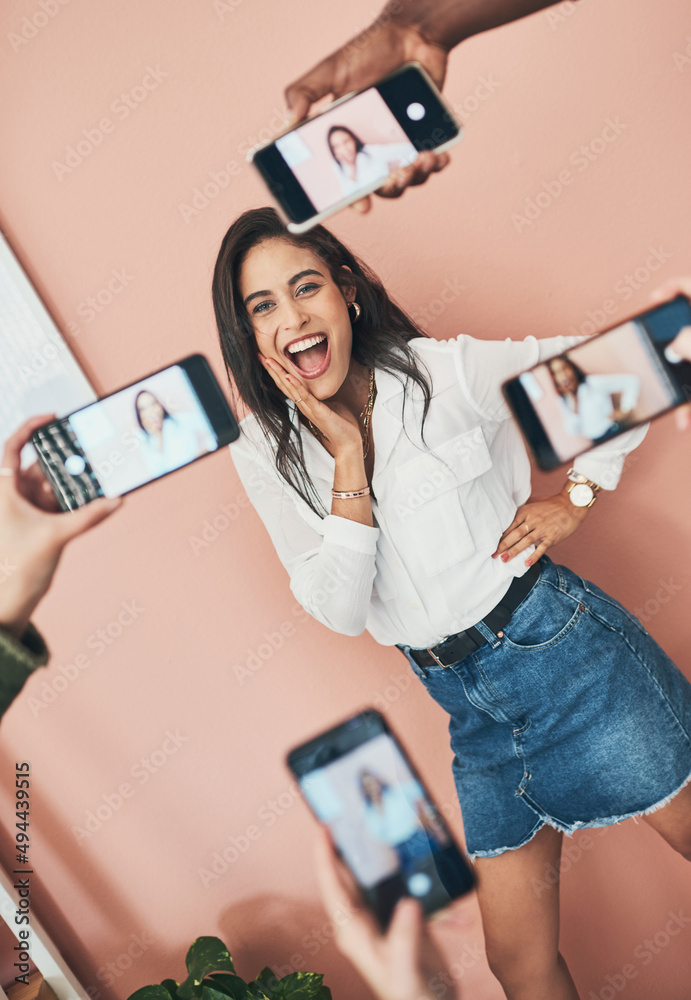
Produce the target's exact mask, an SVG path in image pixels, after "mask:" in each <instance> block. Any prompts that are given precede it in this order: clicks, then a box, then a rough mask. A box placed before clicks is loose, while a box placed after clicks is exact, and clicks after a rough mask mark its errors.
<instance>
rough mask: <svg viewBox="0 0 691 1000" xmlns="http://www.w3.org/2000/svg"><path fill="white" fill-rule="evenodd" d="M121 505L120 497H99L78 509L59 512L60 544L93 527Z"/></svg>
mask: <svg viewBox="0 0 691 1000" xmlns="http://www.w3.org/2000/svg"><path fill="white" fill-rule="evenodd" d="M121 506H122V499H121V498H120V497H112V498H110V499H108V498H106V497H101V498H100V499H99V500H92V502H91V503H87V504H85V505H84V506H83V507H80V508H79V509H78V510H72V511H69V512H68V513H66V514H59V515H58V518H59V525H60V532H59V534H60V538H61V541H62V544H63V545H64V544H65V543H67V542H69V541H70V539H72V538H76V536H77V535H81V534H83V533H84V532H85V531H88V530H89V529H90V528H94V527H95V526H96V525H97V524H100V523H101V521H104V520H105V519H106V518H107V517H109V516H110V515H111V514H112V513H113V511H116V510H117V509H118V507H121Z"/></svg>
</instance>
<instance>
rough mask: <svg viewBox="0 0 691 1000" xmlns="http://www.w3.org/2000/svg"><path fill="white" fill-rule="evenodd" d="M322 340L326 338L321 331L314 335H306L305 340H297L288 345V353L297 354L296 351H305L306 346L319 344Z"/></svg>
mask: <svg viewBox="0 0 691 1000" xmlns="http://www.w3.org/2000/svg"><path fill="white" fill-rule="evenodd" d="M322 340H326V337H325V336H324V334H323V333H321V334H317V336H316V337H308V338H307V340H299V341H298V342H297V343H296V344H290V345H289V347H288V354H297V353H298V351H306V350H307V348H308V347H314V345H315V344H321V342H322Z"/></svg>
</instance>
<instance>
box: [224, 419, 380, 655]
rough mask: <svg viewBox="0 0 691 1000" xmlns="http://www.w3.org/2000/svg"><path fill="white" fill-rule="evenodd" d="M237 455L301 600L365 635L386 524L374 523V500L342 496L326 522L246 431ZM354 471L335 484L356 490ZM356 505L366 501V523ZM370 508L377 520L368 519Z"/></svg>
mask: <svg viewBox="0 0 691 1000" xmlns="http://www.w3.org/2000/svg"><path fill="white" fill-rule="evenodd" d="M230 453H231V455H232V457H233V461H234V463H235V468H236V470H237V472H238V475H239V477H240V480H241V481H242V484H243V486H244V488H245V490H246V492H247V495H248V497H249V499H250V501H251V503H252V506H253V507H254V508H255V510H256V511H257V513H258V514H259V516H260V518H261V519H262V521H263V522H264V525H265V527H266V529H267V531H268V532H269V535H270V537H271V541H272V542H273V545H274V548H275V549H276V554H277V555H278V558H279V559H280V560H281V563H282V564H283V566H284V567H285V569H286V570H287V572H288V575H289V576H290V589H291V591H292V592H293V594H294V595H295V599H296V600H297V601H298V602H299V604H301V605H302V607H303V608H304V609H305V611H307V612H308V613H309V614H310V615H312V617H313V618H316V619H317V621H319V622H321V623H322V624H323V625H326V626H327V628H330V629H333V630H334V631H335V632H340V633H342V634H344V635H360V633H361V632H363V631H364V628H365V625H366V622H367V615H368V613H369V605H370V599H371V595H372V584H373V582H374V576H375V566H374V563H375V555H376V551H377V539H378V537H379V529H378V528H375V527H373V526H372V525H371V516H372V508H371V505H370V504H369V497H363V498H361V499H360V500H340V501H339V500H334V501H333V504H332V508H331V514H329V515H327V516H326V517H324V518H322V519H320V518H318V517H317V515H316V514H315V513H314V512H313V511H312V510H310V508H309V507H308V506H307V505H306V504H305V502H304V501H303V500H302V499H301V498H300V497H298V496H297V494H296V493H295V492H294V491H293V490H291V489H290V488H289V487H288V485H287V484H286V483H284V482H283V481H282V480H281V479H280V477H279V475H278V472H277V471H276V469H275V467H274V466H273V465H272V464H271V463H270V456H268V454H266V455H265V454H263V453H262V452H260V451H259V449H258V447H256V446H255V445H253V444H252V442H251V441H250V440H249V439H248V437H247V435H246V434H243V435H241V437H240V438H239V439H238V440H237V441H236V442H234V443H233V444H231V445H230ZM351 474H352V473H351V471H350V469H347V468H346V467H345V466H344V467H343V469H339V470H338V471H337V473H336V477H335V479H334V484H335V487H334V488H336V489H339V487H340V488H341V489H343V490H346V489H351V488H353V486H354V484H353V480H351V478H350V476H351ZM341 476H342V479H341V478H340V477H341ZM355 485H358V483H357V482H356V483H355ZM348 505H350V506H348ZM353 505H356V506H357V505H359V507H360V516H361V517H362V518H363V521H357V520H353V519H352V515H353V514H355V513H357V511H356V508H355V507H354V506H353ZM367 507H369V518H370V524H367V523H366V519H367ZM339 511H341V513H339ZM343 512H345V514H344V513H343ZM348 514H350V515H351V516H348Z"/></svg>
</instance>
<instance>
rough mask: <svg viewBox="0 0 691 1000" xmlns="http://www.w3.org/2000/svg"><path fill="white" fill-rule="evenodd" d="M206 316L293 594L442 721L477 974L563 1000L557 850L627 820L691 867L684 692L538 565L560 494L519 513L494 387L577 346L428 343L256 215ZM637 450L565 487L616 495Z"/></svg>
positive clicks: (351, 269)
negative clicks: (430, 702) (470, 871)
mask: <svg viewBox="0 0 691 1000" xmlns="http://www.w3.org/2000/svg"><path fill="white" fill-rule="evenodd" d="M213 299H214V309H215V313H216V321H217V324H218V328H219V334H220V341H221V347H222V350H223V355H224V359H225V363H226V366H227V370H228V372H229V374H230V375H231V376H232V378H233V380H234V382H235V384H236V386H237V388H238V391H239V393H240V395H241V396H242V398H243V400H244V401H245V403H246V404H247V405H248V407H249V409H250V410H251V413H250V415H249V416H247V417H245V419H244V420H243V421H242V424H241V427H242V430H243V432H244V433H243V434H242V435H241V437H240V438H239V439H238V441H237V442H235V443H234V444H233V445H231V453H232V455H233V459H234V462H235V465H236V468H237V470H238V473H239V475H240V478H241V479H242V482H243V484H244V486H245V489H246V490H247V493H248V495H249V497H250V500H251V501H252V503H253V504H254V506H255V508H256V509H257V511H258V513H259V515H260V516H261V518H262V519H263V521H264V523H265V525H266V526H267V528H268V530H269V532H270V535H271V538H272V541H273V543H274V545H275V547H276V549H277V552H278V555H279V557H280V559H281V561H282V562H283V564H284V566H285V567H286V569H287V570H288V573H289V575H290V585H291V589H292V591H293V593H294V594H295V596H296V598H297V600H298V601H299V602H300V604H302V606H303V607H304V608H305V609H306V610H307V611H308V612H310V613H311V614H312V615H313V616H314V617H315V618H317V619H318V620H319V621H321V622H323V623H324V624H326V625H327V626H329V627H330V628H332V629H334V630H335V631H337V632H342V633H345V634H348V635H358V634H360V633H361V632H362V631H363V630H364V629H365V628H367V629H368V630H369V632H370V633H371V634H372V635H373V637H374V638H375V639H376V640H378V641H379V642H380V643H382V644H384V645H397V646H398V648H399V649H401V650H402V652H403V653H404V655H405V656H406V657H407V659H408V661H409V663H410V665H411V667H412V669H413V671H414V672H415V673H416V674H417V676H418V677H419V678H420V680H421V681H422V683H423V684H424V685H425V687H426V688H427V690H428V691H429V693H430V694H431V695H432V697H433V698H435V700H436V701H437V702H438V703H439V704H440V705H441V706H442V707H443V708H444V709H446V711H447V712H448V713H449V715H450V733H451V744H452V747H453V749H454V752H455V754H456V759H455V761H454V773H455V777H456V785H457V791H458V795H459V799H460V803H461V810H462V814H463V823H464V828H465V834H466V844H467V849H468V852H469V854H470V855H471V857H474V859H475V866H476V871H477V875H478V898H479V902H480V907H481V911H482V917H483V924H484V930H485V938H486V945H487V952H488V958H489V962H490V965H491V967H492V969H493V971H494V972H495V974H496V975H497V976H498V978H499V979H500V981H501V983H502V985H503V987H504V990H505V992H506V994H507V996H508V997H509V998H510V1000H523V998H526V997H529V998H530V1000H541V998H549V1000H574V998H575V997H576V996H577V994H576V991H575V987H574V985H573V981H572V980H571V977H570V975H569V973H568V970H567V968H566V966H565V964H564V961H563V959H562V957H561V955H560V954H559V950H558V926H559V920H558V912H559V911H558V905H559V884H558V882H557V883H556V884H554V885H552V886H549V887H548V888H547V889H545V891H544V892H541V893H540V894H537V893H535V892H533V891H532V888H530V886H531V879H533V878H539V879H540V880H541V881H544V880H543V879H542V876H543V874H544V872H545V871H546V870H551V869H550V866H553V867H554V868H556V869H557V870H558V867H559V854H560V850H561V841H562V836H563V833H564V832H567V833H570V832H572V831H573V830H575V829H578V828H580V827H583V826H602V825H609V824H613V823H617V822H619V821H620V820H622V819H624V818H627V817H628V816H633V815H644V818H645V820H646V821H647V822H648V823H650V825H651V826H653V827H654V828H655V829H657V830H658V831H659V832H660V833H661V834H662V835H663V836H664V837H665V839H666V840H667V841H668V842H669V843H670V844H671V845H672V846H673V847H674V848H675V849H677V850H678V851H680V852H682V853H683V854H685V855H686V856H688V857H691V830H690V829H689V823H688V817H689V815H691V812H690V810H691V785H688V784H686V783H687V781H688V779H689V776H690V775H689V772H691V685H689V684H688V682H687V681H686V680H685V679H684V677H683V676H682V674H681V673H680V672H679V671H678V670H677V668H676V667H675V666H674V664H673V663H672V662H671V661H670V660H669V658H668V657H667V656H666V655H665V653H664V652H663V651H662V650H661V649H660V648H659V646H657V645H656V643H655V642H654V641H653V640H652V638H651V637H650V636H649V635H648V634H647V633H646V631H645V629H644V628H643V626H642V625H641V624H640V623H639V622H638V621H637V620H636V619H635V618H634V617H633V616H632V615H630V614H629V613H628V612H627V611H626V610H625V609H624V608H623V607H622V606H621V605H620V604H618V603H617V602H616V601H615V600H614V599H613V598H611V597H608V596H607V595H606V594H605V593H603V592H602V591H601V590H600V589H599V588H598V587H596V586H595V585H594V584H592V583H589V582H588V581H586V580H582V579H581V578H580V577H578V576H576V575H575V574H574V573H572V572H571V571H570V570H568V569H567V568H566V567H563V566H557V565H555V564H554V563H552V561H551V560H550V559H549V558H548V557H547V556H545V555H544V553H545V551H546V549H547V548H548V546H549V545H553V544H555V543H556V542H558V541H560V540H561V539H563V538H566V537H567V536H568V535H570V534H571V533H572V532H573V531H574V530H575V529H576V528H577V527H578V525H579V524H580V523H581V522H582V520H583V519H584V518H585V517H586V516H587V510H588V508H587V507H576V506H574V505H573V504H572V503H571V500H570V498H569V488H570V487H571V486H573V483H569V484H568V486H567V485H565V487H564V489H563V490H562V491H561V493H560V494H558V495H557V496H554V497H549V498H546V499H540V500H538V499H530V500H529V499H528V498H529V493H530V465H529V461H528V458H527V455H526V452H525V449H524V447H523V445H522V442H521V438H520V435H519V433H518V430H517V429H516V427H515V425H514V423H513V421H512V420H511V419H510V417H509V413H508V409H507V407H506V405H505V403H504V401H503V398H502V394H501V391H500V388H499V387H500V385H501V382H502V381H503V379H504V378H506V377H508V376H511V375H514V374H516V373H517V372H519V371H521V370H523V369H527V368H530V367H531V366H532V365H533V364H535V363H536V362H537V361H538V360H544V359H545V358H546V357H547V356H549V355H550V354H551V355H554V354H556V353H559V352H563V351H564V350H565V349H566V348H567V347H570V346H572V345H573V343H574V342H575V341H574V338H563V337H558V338H554V339H552V340H546V341H539V342H538V341H536V340H535V338H533V337H528V338H526V340H525V341H522V342H512V341H496V342H485V341H478V340H474V339H473V338H472V337H468V336H465V335H460V336H459V337H458V338H457V339H454V340H449V341H436V340H433V339H430V338H427V337H425V336H424V335H423V334H422V333H421V331H420V330H418V329H417V327H416V326H415V325H414V323H413V322H412V321H411V320H410V319H409V318H408V317H407V316H406V315H405V314H404V313H403V312H402V311H401V310H400V309H399V308H398V307H397V306H396V305H395V304H394V303H393V302H392V301H391V299H390V298H389V296H388V295H387V293H386V291H385V290H384V288H383V287H382V286H381V284H380V283H379V281H378V280H377V278H376V277H375V276H374V275H373V274H372V272H371V271H370V270H369V269H368V268H366V267H365V266H364V265H363V264H361V263H360V262H359V261H358V260H357V259H356V258H355V256H354V255H353V254H352V253H351V252H350V251H349V250H348V249H347V248H346V247H344V246H343V244H342V243H340V241H339V240H337V239H336V238H335V237H334V236H333V235H332V234H330V233H329V232H328V231H327V230H325V229H324V228H323V227H321V226H316V227H314V228H313V229H312V230H310V231H309V232H308V233H305V234H303V235H301V236H298V237H295V236H289V235H288V234H287V233H286V231H285V229H284V228H283V226H282V224H281V223H280V221H279V219H278V217H277V215H276V213H275V212H274V211H273V210H271V209H259V210H255V211H250V212H246V213H244V214H243V215H242V216H240V218H239V219H238V220H237V221H236V222H235V223H234V224H233V225H232V226H231V227H230V230H229V231H228V233H227V234H226V236H225V238H224V240H223V243H222V246H221V250H220V253H219V256H218V259H217V261H216V267H215V272H214V280H213ZM644 434H645V428H643V429H636V430H634V431H631V432H629V433H628V434H627V435H626V437H621V438H618V439H617V440H616V442H610V443H609V444H608V445H606V446H604V447H601V448H600V449H598V450H597V451H595V452H591V453H589V454H588V455H585V456H581V457H580V458H579V459H577V460H576V468H577V470H578V473H580V474H582V475H583V476H584V477H587V478H588V480H590V481H592V482H593V486H594V487H595V488H596V487H597V486H603V487H605V488H607V489H612V488H613V487H614V486H615V485H616V482H617V479H618V476H619V473H620V471H621V467H622V463H623V454H624V452H625V451H626V450H631V448H633V447H634V446H635V445H636V444H638V443H639V442H640V441H641V440H642V438H643V436H644ZM574 475H575V473H574ZM526 501H528V502H526ZM518 553H521V559H516V558H514V557H515V556H516V555H517V554H518ZM526 556H527V557H528V558H527V559H525V557H526ZM523 560H525V563H524V562H523ZM528 565H530V568H529V569H528V571H527V572H526V569H527V567H528ZM446 637H448V638H446ZM684 786H686V787H684ZM682 788H683V791H680V789H682Z"/></svg>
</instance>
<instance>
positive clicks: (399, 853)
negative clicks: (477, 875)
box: [288, 709, 475, 929]
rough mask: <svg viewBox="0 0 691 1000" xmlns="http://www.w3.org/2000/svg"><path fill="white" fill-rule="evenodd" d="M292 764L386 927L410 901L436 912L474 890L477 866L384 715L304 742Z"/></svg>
mask: <svg viewBox="0 0 691 1000" xmlns="http://www.w3.org/2000/svg"><path fill="white" fill-rule="evenodd" d="M288 766H289V768H290V769H291V771H292V772H293V774H294V775H295V777H296V779H297V780H298V782H299V784H300V788H301V790H302V793H303V795H304V796H305V798H306V800H307V803H308V805H309V806H310V808H311V809H312V811H313V812H314V814H315V816H316V818H317V819H318V820H319V821H320V822H322V823H325V824H326V826H327V827H328V828H329V831H330V834H331V838H332V840H333V842H334V844H335V846H336V849H337V851H338V853H339V854H340V856H341V858H342V859H343V860H344V862H345V863H346V865H347V866H348V868H349V869H350V871H351V872H352V873H353V876H354V878H355V881H356V882H357V884H358V886H359V887H360V890H361V892H362V895H363V897H364V899H365V902H366V903H367V904H368V906H369V907H370V909H371V910H372V912H373V913H374V915H375V917H376V918H377V920H378V921H379V924H380V926H381V927H382V928H383V929H386V927H387V926H388V924H389V922H390V920H391V916H392V914H393V911H394V908H395V906H396V904H397V903H398V901H399V900H400V899H402V898H403V897H404V896H413V897H415V898H416V899H418V900H419V901H420V903H421V905H422V908H423V911H424V912H425V913H427V914H429V913H434V912H435V911H436V910H439V909H441V908H442V907H444V906H446V905H448V903H450V902H451V901H452V900H454V899H457V898H458V897H459V896H463V895H465V894H466V893H467V892H470V891H471V890H472V889H473V887H474V884H475V879H474V876H473V872H472V870H471V868H470V865H469V864H468V862H467V861H466V860H465V859H464V856H463V854H462V853H461V850H460V848H459V847H458V846H457V844H456V843H455V841H454V839H453V837H452V836H451V833H450V832H449V829H448V827H447V826H446V823H445V822H444V820H443V818H442V817H441V815H440V813H439V811H438V810H437V809H436V807H435V805H434V803H433V802H432V800H431V798H430V796H429V794H428V792H427V790H426V789H425V787H424V785H423V784H422V782H421V780H420V778H419V777H418V775H417V773H416V771H415V769H414V767H413V765H412V764H411V763H410V761H409V760H408V757H407V756H406V753H405V751H404V750H403V748H402V747H401V745H400V743H399V742H398V740H397V739H396V737H395V736H394V734H393V733H392V732H391V730H390V728H389V726H388V725H387V723H386V721H385V719H384V717H383V716H382V715H380V714H379V712H376V711H374V710H373V709H368V710H366V711H364V712H361V713H360V714H359V715H355V716H353V717H352V718H350V719H346V721H345V722H342V723H341V724H340V725H339V726H336V727H335V728H334V729H330V730H329V731H328V732H326V733H322V735H321V736H317V737H316V738H315V739H313V740H310V741H309V742H308V743H303V744H302V745H301V746H299V747H297V748H296V749H295V750H293V751H292V752H291V753H290V754H289V755H288Z"/></svg>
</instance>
